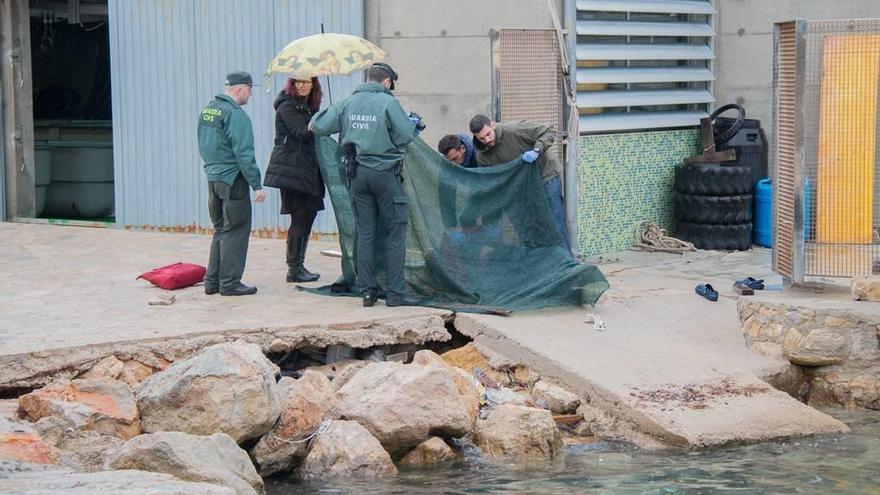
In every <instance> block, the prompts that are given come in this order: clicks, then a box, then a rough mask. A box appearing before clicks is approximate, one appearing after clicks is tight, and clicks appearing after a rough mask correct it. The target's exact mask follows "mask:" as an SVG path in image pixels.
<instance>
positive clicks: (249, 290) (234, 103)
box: [198, 72, 266, 296]
mask: <svg viewBox="0 0 880 495" xmlns="http://www.w3.org/2000/svg"><path fill="white" fill-rule="evenodd" d="M253 85H254V81H253V79H252V78H251V75H250V74H248V73H247V72H232V73H230V74H229V75H227V76H226V85H225V88H224V92H223V93H222V94H218V95H217V96H215V97H214V99H213V100H212V101H211V102H210V103H208V106H206V107H205V108H204V109H202V112H201V114H199V127H198V136H199V154H200V155H201V156H202V160H203V161H204V162H205V175H207V176H208V213H209V214H210V215H211V222H213V224H214V237H213V239H212V240H211V254H210V256H209V258H208V273H207V274H206V275H205V294H208V295H211V294H216V293H217V292H219V293H220V295H222V296H246V295H250V294H255V293H256V292H257V288H256V287H250V286H247V285H245V284H243V283H241V276H242V274H243V273H244V265H245V262H246V261H247V249H248V240H249V239H250V235H251V199H250V191H249V190H248V185H250V187H251V188H253V190H254V191H255V194H254V201H255V202H257V203H262V202H263V200H265V199H266V193H265V192H263V190H262V184H261V181H260V169H259V168H258V167H257V162H256V161H255V159H254V130H253V126H252V125H251V119H250V117H248V115H247V113H245V111H244V110H242V108H241V107H242V105H246V104H247V102H248V99H250V97H251V86H253Z"/></svg>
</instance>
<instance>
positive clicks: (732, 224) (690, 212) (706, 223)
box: [674, 163, 752, 251]
mask: <svg viewBox="0 0 880 495" xmlns="http://www.w3.org/2000/svg"><path fill="white" fill-rule="evenodd" d="M674 188H675V218H676V220H677V223H678V230H677V237H678V238H679V239H682V240H685V241H688V242H692V243H693V244H694V246H696V247H697V248H698V249H715V250H724V251H732V250H739V251H745V250H747V249H749V248H750V247H751V246H752V195H751V190H752V172H751V169H750V168H749V167H737V166H725V165H720V164H717V163H690V164H684V165H680V166H678V167H676V169H675V184H674Z"/></svg>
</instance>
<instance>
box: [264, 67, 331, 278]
mask: <svg viewBox="0 0 880 495" xmlns="http://www.w3.org/2000/svg"><path fill="white" fill-rule="evenodd" d="M321 97H322V93H321V85H320V83H319V82H318V78H317V77H312V78H310V79H309V78H296V79H295V78H289V79H288V80H287V83H286V84H285V85H284V88H283V89H282V90H281V92H280V93H278V97H277V98H276V99H275V103H274V106H275V147H274V148H273V149H272V155H271V157H270V158H269V167H268V168H267V169H266V179H265V181H264V185H266V186H268V187H277V188H278V189H279V190H280V191H281V214H282V215H290V228H288V230H287V281H288V282H314V281H315V280H318V278H319V276H320V275H318V274H317V273H312V272H310V271H308V270H307V269H306V267H305V266H304V264H303V263H304V260H305V255H306V247H307V246H308V244H309V236H310V235H311V232H312V223H313V222H314V221H315V216H316V215H317V214H318V212H319V211H321V210H323V209H324V179H323V178H322V177H321V172H320V170H318V159H317V157H316V156H315V142H314V136H313V135H312V132H311V131H309V130H308V125H309V120H311V118H312V115H314V114H315V112H317V111H318V109H319V108H320V106H321Z"/></svg>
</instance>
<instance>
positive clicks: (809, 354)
mask: <svg viewBox="0 0 880 495" xmlns="http://www.w3.org/2000/svg"><path fill="white" fill-rule="evenodd" d="M782 351H783V353H784V355H785V357H786V358H788V360H789V361H790V362H791V363H792V364H797V365H801V366H829V365H832V364H841V363H843V362H844V361H846V357H847V356H848V355H849V342H848V339H847V337H846V336H845V335H843V334H842V333H841V332H840V331H836V330H833V329H828V328H817V329H814V330H812V331H811V332H809V333H808V334H807V336H806V337H804V336H802V335H801V333H800V332H798V331H797V330H795V329H793V328H792V329H790V330H789V331H788V332H787V333H786V336H785V339H784V340H783V343H782Z"/></svg>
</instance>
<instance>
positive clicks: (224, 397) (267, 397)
mask: <svg viewBox="0 0 880 495" xmlns="http://www.w3.org/2000/svg"><path fill="white" fill-rule="evenodd" d="M277 372H278V367H277V366H275V365H274V364H272V362H271V361H269V360H268V359H266V357H265V356H264V355H263V353H262V352H261V351H260V348H259V347H257V346H256V345H253V344H246V343H243V342H235V343H224V344H217V345H215V346H211V347H208V348H207V349H205V350H204V351H202V352H201V353H199V354H198V355H196V356H194V357H192V358H190V359H187V360H184V361H180V362H178V363H175V364H173V365H171V366H170V367H168V369H166V370H165V371H162V372H160V373H156V374H155V375H153V376H151V377H150V378H148V379H147V380H146V381H145V382H144V383H143V384H141V386H140V387H138V389H137V394H136V398H137V404H138V408H139V409H140V412H141V422H142V425H143V429H144V431H145V432H148V433H151V432H157V431H182V432H186V433H192V434H196V435H210V434H212V433H217V432H223V433H226V434H227V435H229V436H231V437H232V438H233V439H235V441H237V442H242V441H244V440H248V439H251V438H256V437H259V436H260V435H262V434H263V433H265V432H267V431H268V430H269V429H270V428H272V425H274V424H275V420H276V419H278V415H279V414H280V413H281V401H280V399H279V394H278V387H277V385H276V383H275V374H276V373H277Z"/></svg>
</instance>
